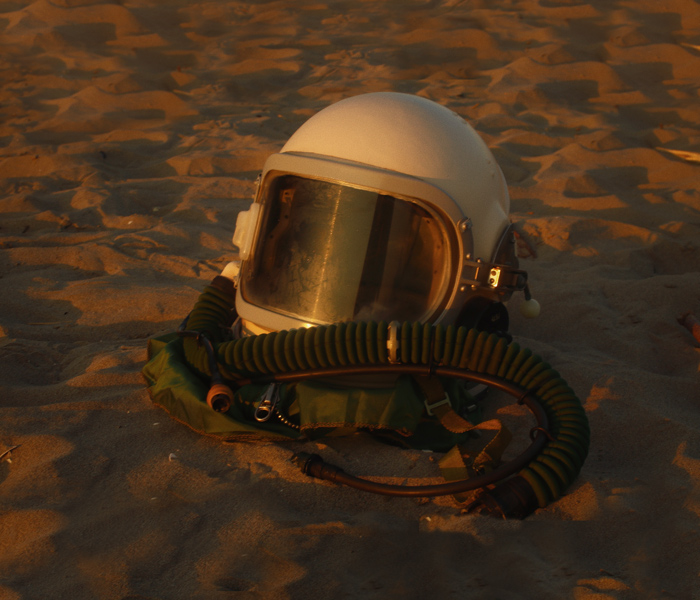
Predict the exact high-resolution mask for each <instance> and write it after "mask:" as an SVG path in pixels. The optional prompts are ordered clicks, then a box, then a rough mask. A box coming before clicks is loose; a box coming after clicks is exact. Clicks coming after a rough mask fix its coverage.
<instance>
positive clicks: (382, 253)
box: [241, 175, 449, 323]
mask: <svg viewBox="0 0 700 600" xmlns="http://www.w3.org/2000/svg"><path fill="white" fill-rule="evenodd" d="M448 263H449V261H448V255H447V250H446V243H445V235H444V234H443V231H442V229H441V226H440V222H439V221H438V220H437V218H436V217H435V216H434V215H433V214H432V213H430V212H428V211H427V210H426V209H424V208H423V207H421V206H420V205H418V204H416V203H414V202H411V201H407V200H402V199H399V198H395V197H393V196H389V195H385V194H380V193H377V192H374V191H369V190H363V189H357V188H353V187H349V186H344V185H339V184H335V183H329V182H325V181H318V180H313V179H306V178H302V177H298V176H294V175H282V176H277V177H275V178H274V179H273V180H272V181H271V182H270V183H269V185H267V186H266V192H265V196H264V198H263V207H262V219H261V224H260V230H259V232H258V235H257V238H256V241H255V247H254V250H253V256H252V260H248V261H246V263H245V265H244V268H243V272H242V283H241V292H242V293H243V297H244V298H245V300H246V301H247V302H249V303H251V304H255V305H257V306H260V307H261V308H266V309H268V310H272V311H275V312H279V313H282V314H286V315H290V316H294V317H298V318H301V319H302V320H306V321H309V322H315V323H335V322H340V321H349V320H355V321H358V320H375V321H379V320H386V321H391V320H399V321H405V320H408V321H413V320H422V319H425V318H426V317H428V316H429V315H430V314H431V313H432V312H433V311H434V310H435V308H436V306H437V305H438V304H439V303H440V301H441V300H442V296H443V295H444V288H445V285H446V273H447V271H448V268H449V264H448Z"/></svg>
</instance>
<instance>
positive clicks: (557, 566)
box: [0, 0, 700, 600]
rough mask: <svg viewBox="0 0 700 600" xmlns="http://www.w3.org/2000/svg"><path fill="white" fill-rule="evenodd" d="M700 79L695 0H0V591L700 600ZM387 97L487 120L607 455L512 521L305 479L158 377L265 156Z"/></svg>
mask: <svg viewBox="0 0 700 600" xmlns="http://www.w3.org/2000/svg"><path fill="white" fill-rule="evenodd" d="M699 84H700V4H699V3H698V2H697V1H695V0H664V1H660V0H634V1H631V0H612V1H605V2H604V1H602V0H596V1H595V2H586V3H584V2H578V1H577V0H520V1H517V0H512V1H510V0H498V1H494V2H484V1H483V0H471V1H469V0H467V1H464V0H463V1H458V0H437V1H431V2H425V1H419V0H401V1H399V0H387V1H377V2H369V1H366V0H364V1H362V0H361V1H359V2H345V1H340V0H338V1H334V2H304V1H302V2H298V1H292V0H277V1H263V0H259V1H254V2H234V1H221V2H208V1H205V0H192V1H184V0H171V1H169V2H158V1H156V0H150V1H149V0H115V1H114V2H103V1H100V0H35V1H26V0H5V1H2V2H0V115H1V117H0V211H1V213H2V214H1V216H0V278H1V280H2V281H1V284H0V285H1V289H2V295H1V296H0V454H3V453H4V452H5V451H7V450H10V449H12V451H11V452H9V453H7V454H3V456H2V458H0V599H2V600H19V599H22V600H34V599H44V598H47V599H54V598H66V599H88V598H99V599H115V600H126V599H132V600H133V599H137V598H139V599H156V598H157V599H162V600H170V599H180V598H183V599H184V598H187V599H196V600H203V599H206V600H210V599H222V600H223V599H228V598H237V599H238V598H240V599H244V598H246V599H247V598H251V599H252V598H275V599H277V598H279V599H292V598H293V599H297V598H299V599H306V598H382V599H384V598H416V599H422V598H495V599H503V600H505V599H516V598H528V599H529V598H543V599H559V598H575V599H577V600H584V599H586V600H588V599H590V600H592V599H623V598H678V599H690V598H700V578H699V571H700V386H699V384H700V374H699V372H698V370H699V369H698V365H699V364H700V348H699V346H700V344H699V343H698V342H697V341H696V340H695V339H694V338H693V337H692V336H691V335H690V333H689V332H688V331H687V330H686V329H684V328H682V327H681V326H680V325H679V324H678V321H677V319H678V318H679V317H681V316H682V315H683V314H685V313H687V312H692V313H695V314H696V315H698V316H700V185H699V184H700V130H699V125H700V97H699V92H698V89H699ZM387 90H391V91H400V92H408V93H413V94H419V95H421V96H425V97H427V98H430V99H432V100H435V101H437V102H440V103H442V104H444V105H446V106H448V107H450V108H451V109H452V110H454V111H456V112H457V113H459V114H460V115H462V116H463V117H465V118H466V119H467V120H468V121H469V122H470V123H471V124H472V125H473V126H474V127H475V129H476V130H477V131H478V132H479V133H480V134H481V135H482V136H483V138H484V139H485V140H486V142H487V143H488V145H489V146H490V147H491V148H492V149H493V152H494V154H495V156H496V157H497V159H498V161H499V163H500V164H501V166H502V169H503V171H504V173H505V175H506V178H507V180H508V184H509V188H510V192H511V196H512V216H513V220H514V221H517V222H518V223H519V226H520V228H521V229H522V231H524V232H525V234H526V235H527V237H528V238H529V239H530V240H531V244H532V246H533V247H534V249H535V250H536V254H537V257H536V258H535V257H532V256H530V257H528V258H523V260H522V264H523V266H524V267H525V268H526V269H527V270H528V272H529V274H530V280H531V282H532V288H533V293H534V295H535V297H536V298H537V299H538V300H539V301H540V303H541V305H542V315H541V316H540V317H539V318H538V319H535V320H525V319H524V318H522V317H521V316H520V315H519V311H518V304H519V302H521V301H522V300H521V299H520V298H515V299H514V300H513V301H512V303H511V305H512V307H513V310H511V315H512V324H511V329H512V331H513V333H514V335H515V339H516V340H517V341H518V342H519V343H520V344H521V345H524V346H526V347H529V348H531V349H532V350H533V351H535V352H537V353H539V354H540V355H542V356H543V357H544V358H545V359H546V360H547V361H549V362H550V363H551V364H553V365H554V366H555V367H556V368H557V369H558V370H559V371H560V373H561V374H562V375H563V376H564V378H565V379H566V380H567V381H568V382H569V384H570V385H571V386H572V387H573V388H574V389H575V390H576V392H577V394H578V395H579V397H580V398H581V401H582V402H583V403H584V405H585V409H586V411H587V414H588V417H589V419H590V424H591V429H592V444H591V452H590V455H589V458H588V460H587V462H586V464H585V466H584V468H583V470H582V472H581V474H580V476H579V478H578V479H577V480H576V482H575V483H574V485H572V486H571V488H570V489H569V490H568V491H567V494H566V495H565V496H564V497H563V498H561V499H560V500H559V501H558V502H556V503H554V504H552V505H550V506H549V507H547V508H546V509H542V510H538V511H537V512H535V513H534V514H533V515H532V516H530V517H529V518H528V519H527V520H525V521H507V522H506V521H498V520H495V519H490V518H487V517H483V516H477V515H464V514H461V510H460V507H459V506H458V505H457V504H456V503H455V502H454V501H453V500H452V499H450V498H442V499H436V500H430V501H417V500H410V499H387V498H384V497H379V496H373V495H367V494H363V493H360V492H356V491H353V490H350V489H341V488H338V487H335V486H333V485H331V484H329V483H325V482H315V481H313V480H311V479H308V478H306V477H305V476H304V475H302V474H301V473H300V472H299V471H298V470H297V469H296V467H294V466H293V465H291V464H290V462H289V458H290V456H291V454H292V453H293V452H294V451H295V450H296V449H298V448H297V446H295V445H294V444H258V445H256V444H233V445H225V444H221V443H219V442H218V441H217V440H214V439H210V438H206V437H204V436H200V435H197V434H196V433H194V432H193V431H191V430H189V429H187V428H186V427H184V426H182V425H180V424H178V423H176V422H174V421H172V420H171V419H170V418H169V417H168V415H167V414H166V413H165V412H164V411H162V410H160V409H159V408H156V407H154V406H153V405H152V403H151V401H150V399H149V397H148V395H147V393H146V391H145V389H144V385H143V381H142V379H141V376H140V369H141V367H142V366H143V364H144V361H145V358H146V343H147V340H148V338H149V337H151V336H153V335H156V334H160V333H164V332H168V331H171V330H173V329H174V328H176V327H177V325H178V323H179V322H180V320H181V319H182V318H183V317H184V316H185V315H186V314H187V312H188V311H189V310H190V308H191V307H192V305H193V303H194V301H195V299H196V297H197V295H198V294H199V292H200V291H201V290H202V288H203V287H204V286H205V285H206V284H207V282H208V281H210V280H211V278H212V277H214V276H215V275H216V274H218V272H219V271H220V270H221V268H222V267H223V266H224V265H225V264H226V263H227V262H228V261H229V260H231V258H232V257H234V255H235V248H234V247H233V246H232V244H231V241H230V240H231V235H232V233H233V229H234V226H235V220H236V215H237V213H238V211H239V210H241V209H244V208H245V207H247V205H248V203H249V202H250V200H251V196H252V193H253V189H254V181H255V178H256V176H257V173H258V172H259V170H260V169H261V167H262V164H263V162H264V160H265V158H266V157H267V156H268V155H269V154H270V153H272V152H275V151H277V150H279V148H281V146H282V144H283V143H284V141H285V140H286V139H287V138H288V137H289V136H290V135H291V134H292V133H293V132H294V131H295V130H296V129H297V128H298V127H299V126H300V125H301V123H303V121H304V120H305V119H306V118H308V117H309V116H310V115H312V114H314V113H315V112H317V111H318V110H320V109H322V108H323V107H325V106H327V105H328V104H330V103H331V102H334V101H337V100H340V99H342V98H345V97H348V96H352V95H355V94H359V93H364V92H370V91H387ZM522 254H523V255H527V254H529V252H528V251H527V249H526V248H525V247H524V246H523V248H522ZM313 447H314V448H316V449H318V450H320V452H321V453H322V454H323V455H324V456H325V457H326V458H327V459H329V460H332V461H335V462H336V463H337V464H340V465H341V466H344V467H346V468H347V469H348V470H351V471H352V472H355V473H358V474H363V475H367V476H377V477H380V478H383V479H382V480H384V481H398V482H401V481H404V478H406V477H410V478H414V479H418V480H420V479H422V478H426V480H428V481H432V479H431V478H434V477H435V476H436V475H437V468H436V465H435V463H434V457H432V456H429V455H427V454H425V453H419V452H409V451H402V450H398V449H395V448H391V447H388V446H384V445H379V444H378V443H376V442H371V441H369V440H367V439H365V438H362V437H360V438H350V439H346V440H335V441H328V442H324V443H322V444H313Z"/></svg>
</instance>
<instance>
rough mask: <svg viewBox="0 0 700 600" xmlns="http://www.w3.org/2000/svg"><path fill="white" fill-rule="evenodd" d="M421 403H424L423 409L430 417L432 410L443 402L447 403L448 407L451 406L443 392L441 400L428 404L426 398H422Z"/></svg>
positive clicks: (448, 398)
mask: <svg viewBox="0 0 700 600" xmlns="http://www.w3.org/2000/svg"><path fill="white" fill-rule="evenodd" d="M423 404H425V410H426V411H427V413H428V414H429V415H430V416H431V417H432V416H433V415H434V413H433V410H434V409H436V408H437V407H438V406H442V405H443V404H447V406H449V407H450V408H452V403H451V402H450V397H449V396H448V395H447V394H445V397H444V398H443V399H442V400H438V401H437V402H434V403H433V404H428V400H427V399H426V400H424V401H423Z"/></svg>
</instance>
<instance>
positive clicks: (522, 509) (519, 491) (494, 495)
mask: <svg viewBox="0 0 700 600" xmlns="http://www.w3.org/2000/svg"><path fill="white" fill-rule="evenodd" d="M538 506H539V504H538V502H537V495H536V494H535V490H533V489H532V486H531V485H530V484H529V483H528V482H527V481H526V480H525V479H524V478H523V477H520V476H519V475H517V476H516V477H511V478H510V479H508V480H506V481H504V482H503V483H500V484H498V485H497V486H496V487H494V488H492V489H484V490H482V491H481V492H480V493H479V494H478V495H477V496H476V498H475V500H474V501H473V502H472V503H471V504H470V505H469V506H467V512H468V513H478V514H482V515H488V516H491V517H496V518H500V519H524V518H525V517H527V516H528V515H530V514H531V513H533V512H534V511H535V510H536V509H537V508H538Z"/></svg>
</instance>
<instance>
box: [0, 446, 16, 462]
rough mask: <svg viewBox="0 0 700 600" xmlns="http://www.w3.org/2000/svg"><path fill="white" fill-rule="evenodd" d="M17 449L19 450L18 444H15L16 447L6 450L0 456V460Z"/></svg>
mask: <svg viewBox="0 0 700 600" xmlns="http://www.w3.org/2000/svg"><path fill="white" fill-rule="evenodd" d="M17 448H19V444H17V445H16V446H12V448H8V449H7V450H5V452H3V453H2V454H0V460H2V459H3V458H5V457H6V456H7V455H8V454H9V453H10V452H12V451H13V450H17Z"/></svg>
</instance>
